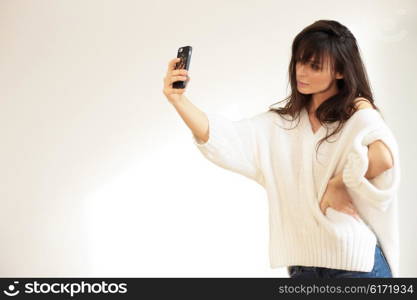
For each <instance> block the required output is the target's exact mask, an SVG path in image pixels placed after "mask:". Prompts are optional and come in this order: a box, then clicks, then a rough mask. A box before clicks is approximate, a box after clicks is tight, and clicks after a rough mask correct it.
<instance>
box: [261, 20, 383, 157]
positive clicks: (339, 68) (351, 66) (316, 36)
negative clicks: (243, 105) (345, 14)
mask: <svg viewBox="0 0 417 300" xmlns="http://www.w3.org/2000/svg"><path fill="white" fill-rule="evenodd" d="M313 56H314V63H315V64H319V65H321V69H322V68H323V64H322V62H323V60H324V57H325V56H328V57H329V58H330V62H329V63H330V67H331V72H332V75H333V76H334V75H335V74H336V73H337V72H339V73H340V74H342V75H343V78H342V79H336V80H337V82H336V84H337V87H338V90H339V92H338V93H337V94H336V95H334V96H331V97H329V98H328V99H326V101H324V102H323V103H322V104H321V105H320V106H319V107H318V108H317V110H316V112H315V114H316V118H317V119H318V120H319V122H320V124H321V125H324V123H333V122H336V121H339V124H338V126H337V128H336V130H334V131H333V132H332V133H331V134H330V135H327V134H326V136H325V137H324V138H322V139H321V140H320V142H319V144H318V146H317V149H316V150H318V147H319V146H320V145H321V143H322V142H323V141H325V140H327V139H328V138H330V137H331V136H332V135H335V134H337V133H338V132H339V131H340V130H341V129H342V128H343V124H344V123H345V122H346V121H347V120H348V119H349V118H350V117H351V116H352V115H353V114H354V113H355V112H356V111H357V108H356V107H355V101H354V100H355V99H356V98H358V97H362V98H366V99H367V100H369V102H370V103H371V104H372V106H373V107H374V108H375V109H376V110H377V111H379V112H380V110H379V108H378V107H377V106H376V105H375V104H374V99H373V96H372V92H371V88H370V85H369V82H368V76H367V73H366V70H365V66H364V64H363V62H362V59H361V56H360V53H359V48H358V45H357V43H356V39H355V37H354V36H353V34H352V33H351V32H350V31H349V29H348V28H347V27H346V26H344V25H342V24H340V23H339V22H337V21H333V20H319V21H316V22H314V23H313V24H311V25H309V26H307V27H306V28H304V29H303V30H302V31H301V32H300V33H299V34H297V36H296V37H295V38H294V41H293V43H292V57H291V61H290V65H289V68H288V75H289V81H288V84H291V95H289V96H288V97H286V98H285V99H284V100H282V101H288V102H287V103H286V104H285V106H284V107H279V108H271V106H272V105H274V104H272V105H271V106H270V107H269V111H274V112H276V113H278V114H279V115H280V116H282V117H283V116H284V115H290V116H291V117H292V118H293V119H294V118H295V117H297V118H299V115H300V113H301V110H302V109H303V108H306V109H307V107H308V105H309V102H310V101H311V99H312V97H311V96H312V95H311V94H302V93H300V92H299V91H298V90H297V81H296V80H297V79H296V71H295V66H296V62H297V61H300V62H302V63H303V64H304V63H306V62H308V61H309V60H310V59H311V58H312V57H313ZM282 101H279V102H277V103H280V102H282ZM380 113H381V112H380ZM381 116H382V114H381ZM325 127H327V126H325ZM327 133H328V129H327Z"/></svg>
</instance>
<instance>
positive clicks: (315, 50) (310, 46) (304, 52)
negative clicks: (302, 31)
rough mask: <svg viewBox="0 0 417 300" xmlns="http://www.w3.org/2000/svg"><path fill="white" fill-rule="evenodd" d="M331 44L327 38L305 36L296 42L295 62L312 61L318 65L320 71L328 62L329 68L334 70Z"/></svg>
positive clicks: (304, 62)
mask: <svg viewBox="0 0 417 300" xmlns="http://www.w3.org/2000/svg"><path fill="white" fill-rule="evenodd" d="M332 50H333V49H332V45H331V43H330V41H329V40H328V39H324V40H323V39H320V38H318V37H314V36H306V37H304V38H303V39H301V40H300V41H299V43H297V44H296V47H295V50H294V53H293V55H294V60H295V62H301V63H303V64H307V63H313V64H316V65H318V66H319V69H320V71H322V70H323V68H325V67H326V65H325V63H327V64H330V70H331V72H333V70H334V59H333V58H334V56H333V55H332V53H333V51H332Z"/></svg>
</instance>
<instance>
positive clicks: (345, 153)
mask: <svg viewBox="0 0 417 300" xmlns="http://www.w3.org/2000/svg"><path fill="white" fill-rule="evenodd" d="M206 115H207V117H208V119H209V139H208V141H207V142H205V143H203V142H202V141H201V140H199V139H198V138H197V137H196V136H194V135H193V134H192V141H193V142H194V144H195V145H196V146H197V148H198V149H199V150H200V152H201V153H202V154H203V155H204V157H206V158H207V159H208V160H209V161H211V162H212V163H214V164H216V165H217V166H220V167H222V168H224V169H227V170H230V171H232V172H235V173H238V174H241V175H243V176H245V177H247V178H249V179H251V180H254V181H255V182H257V183H258V184H259V185H261V186H262V187H263V188H265V190H266V192H267V197H268V207H269V225H270V226H269V237H270V238H269V258H270V266H271V268H277V267H288V266H292V265H302V266H315V267H325V268H332V269H343V270H349V271H363V272H370V271H371V270H372V268H373V266H374V253H375V252H374V251H375V245H376V243H377V242H378V243H379V245H380V246H381V248H382V250H383V252H384V254H385V257H386V259H387V262H388V264H389V265H390V267H391V272H392V275H393V277H397V276H398V264H399V239H398V237H399V232H398V220H397V190H398V187H399V181H400V161H399V149H398V145H397V142H396V140H395V138H394V136H393V134H392V132H391V130H390V129H389V127H387V125H386V123H385V121H384V120H383V118H382V116H381V115H380V113H379V112H378V111H377V110H375V109H373V108H364V109H360V110H358V111H356V112H355V113H354V114H353V115H352V116H351V117H350V118H349V119H348V120H347V121H346V123H345V124H344V127H343V128H342V130H341V131H340V132H339V133H337V134H336V135H333V136H332V137H330V142H329V141H325V142H323V143H322V144H321V145H320V148H319V151H318V154H317V157H316V150H315V148H316V143H317V142H318V141H319V140H320V139H321V138H323V137H324V136H325V134H326V130H325V127H324V126H322V127H321V128H320V129H319V130H317V131H316V132H315V133H313V131H312V128H311V123H310V121H309V118H308V113H307V110H306V109H305V108H303V109H302V111H301V112H300V118H299V120H298V119H297V118H295V119H294V120H293V121H291V117H289V116H288V117H287V116H286V117H285V119H284V118H282V117H281V116H279V115H278V114H277V113H275V112H272V111H267V112H262V113H260V114H257V115H255V116H253V117H251V118H243V119H241V120H238V121H232V120H230V119H229V118H227V117H225V116H223V115H221V114H219V113H212V112H209V113H207V114H206ZM298 121H299V123H298ZM293 122H297V123H295V124H293ZM338 123H339V122H335V123H332V124H330V125H327V124H326V125H325V126H326V127H329V128H328V129H329V130H330V131H329V132H333V130H334V128H335V127H336V126H337V124H338ZM376 140H382V141H383V142H384V144H385V145H386V146H387V147H388V149H389V150H390V151H391V154H392V157H393V162H394V165H393V167H392V168H391V169H388V170H386V171H385V172H383V173H381V174H380V175H378V176H377V177H375V178H373V179H371V180H368V179H366V178H365V177H364V175H365V173H366V171H367V169H368V163H369V161H368V147H367V145H369V144H371V143H372V142H374V141H376ZM339 172H343V182H344V184H345V185H346V187H347V191H348V193H349V195H350V196H351V198H352V201H353V204H354V205H355V207H356V208H357V211H358V213H359V215H360V220H359V221H358V220H356V219H355V218H354V217H353V216H351V215H348V214H346V213H343V212H340V211H338V210H335V209H333V208H332V207H328V208H327V209H326V213H325V214H323V213H322V212H321V210H320V206H319V205H320V201H321V198H322V196H323V194H324V192H325V189H326V186H327V184H328V181H329V179H330V178H331V177H333V176H334V175H335V174H338V173H339Z"/></svg>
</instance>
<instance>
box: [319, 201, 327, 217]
mask: <svg viewBox="0 0 417 300" xmlns="http://www.w3.org/2000/svg"><path fill="white" fill-rule="evenodd" d="M327 207H328V205H327V202H326V201H324V200H322V201H321V202H320V210H321V212H322V213H323V215H325V214H326V208H327Z"/></svg>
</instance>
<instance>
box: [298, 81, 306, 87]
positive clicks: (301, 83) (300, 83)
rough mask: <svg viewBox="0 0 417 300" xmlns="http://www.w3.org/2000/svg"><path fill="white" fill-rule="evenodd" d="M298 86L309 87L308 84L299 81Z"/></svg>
mask: <svg viewBox="0 0 417 300" xmlns="http://www.w3.org/2000/svg"><path fill="white" fill-rule="evenodd" d="M297 84H298V85H300V86H307V85H308V83H304V82H301V81H297Z"/></svg>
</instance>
